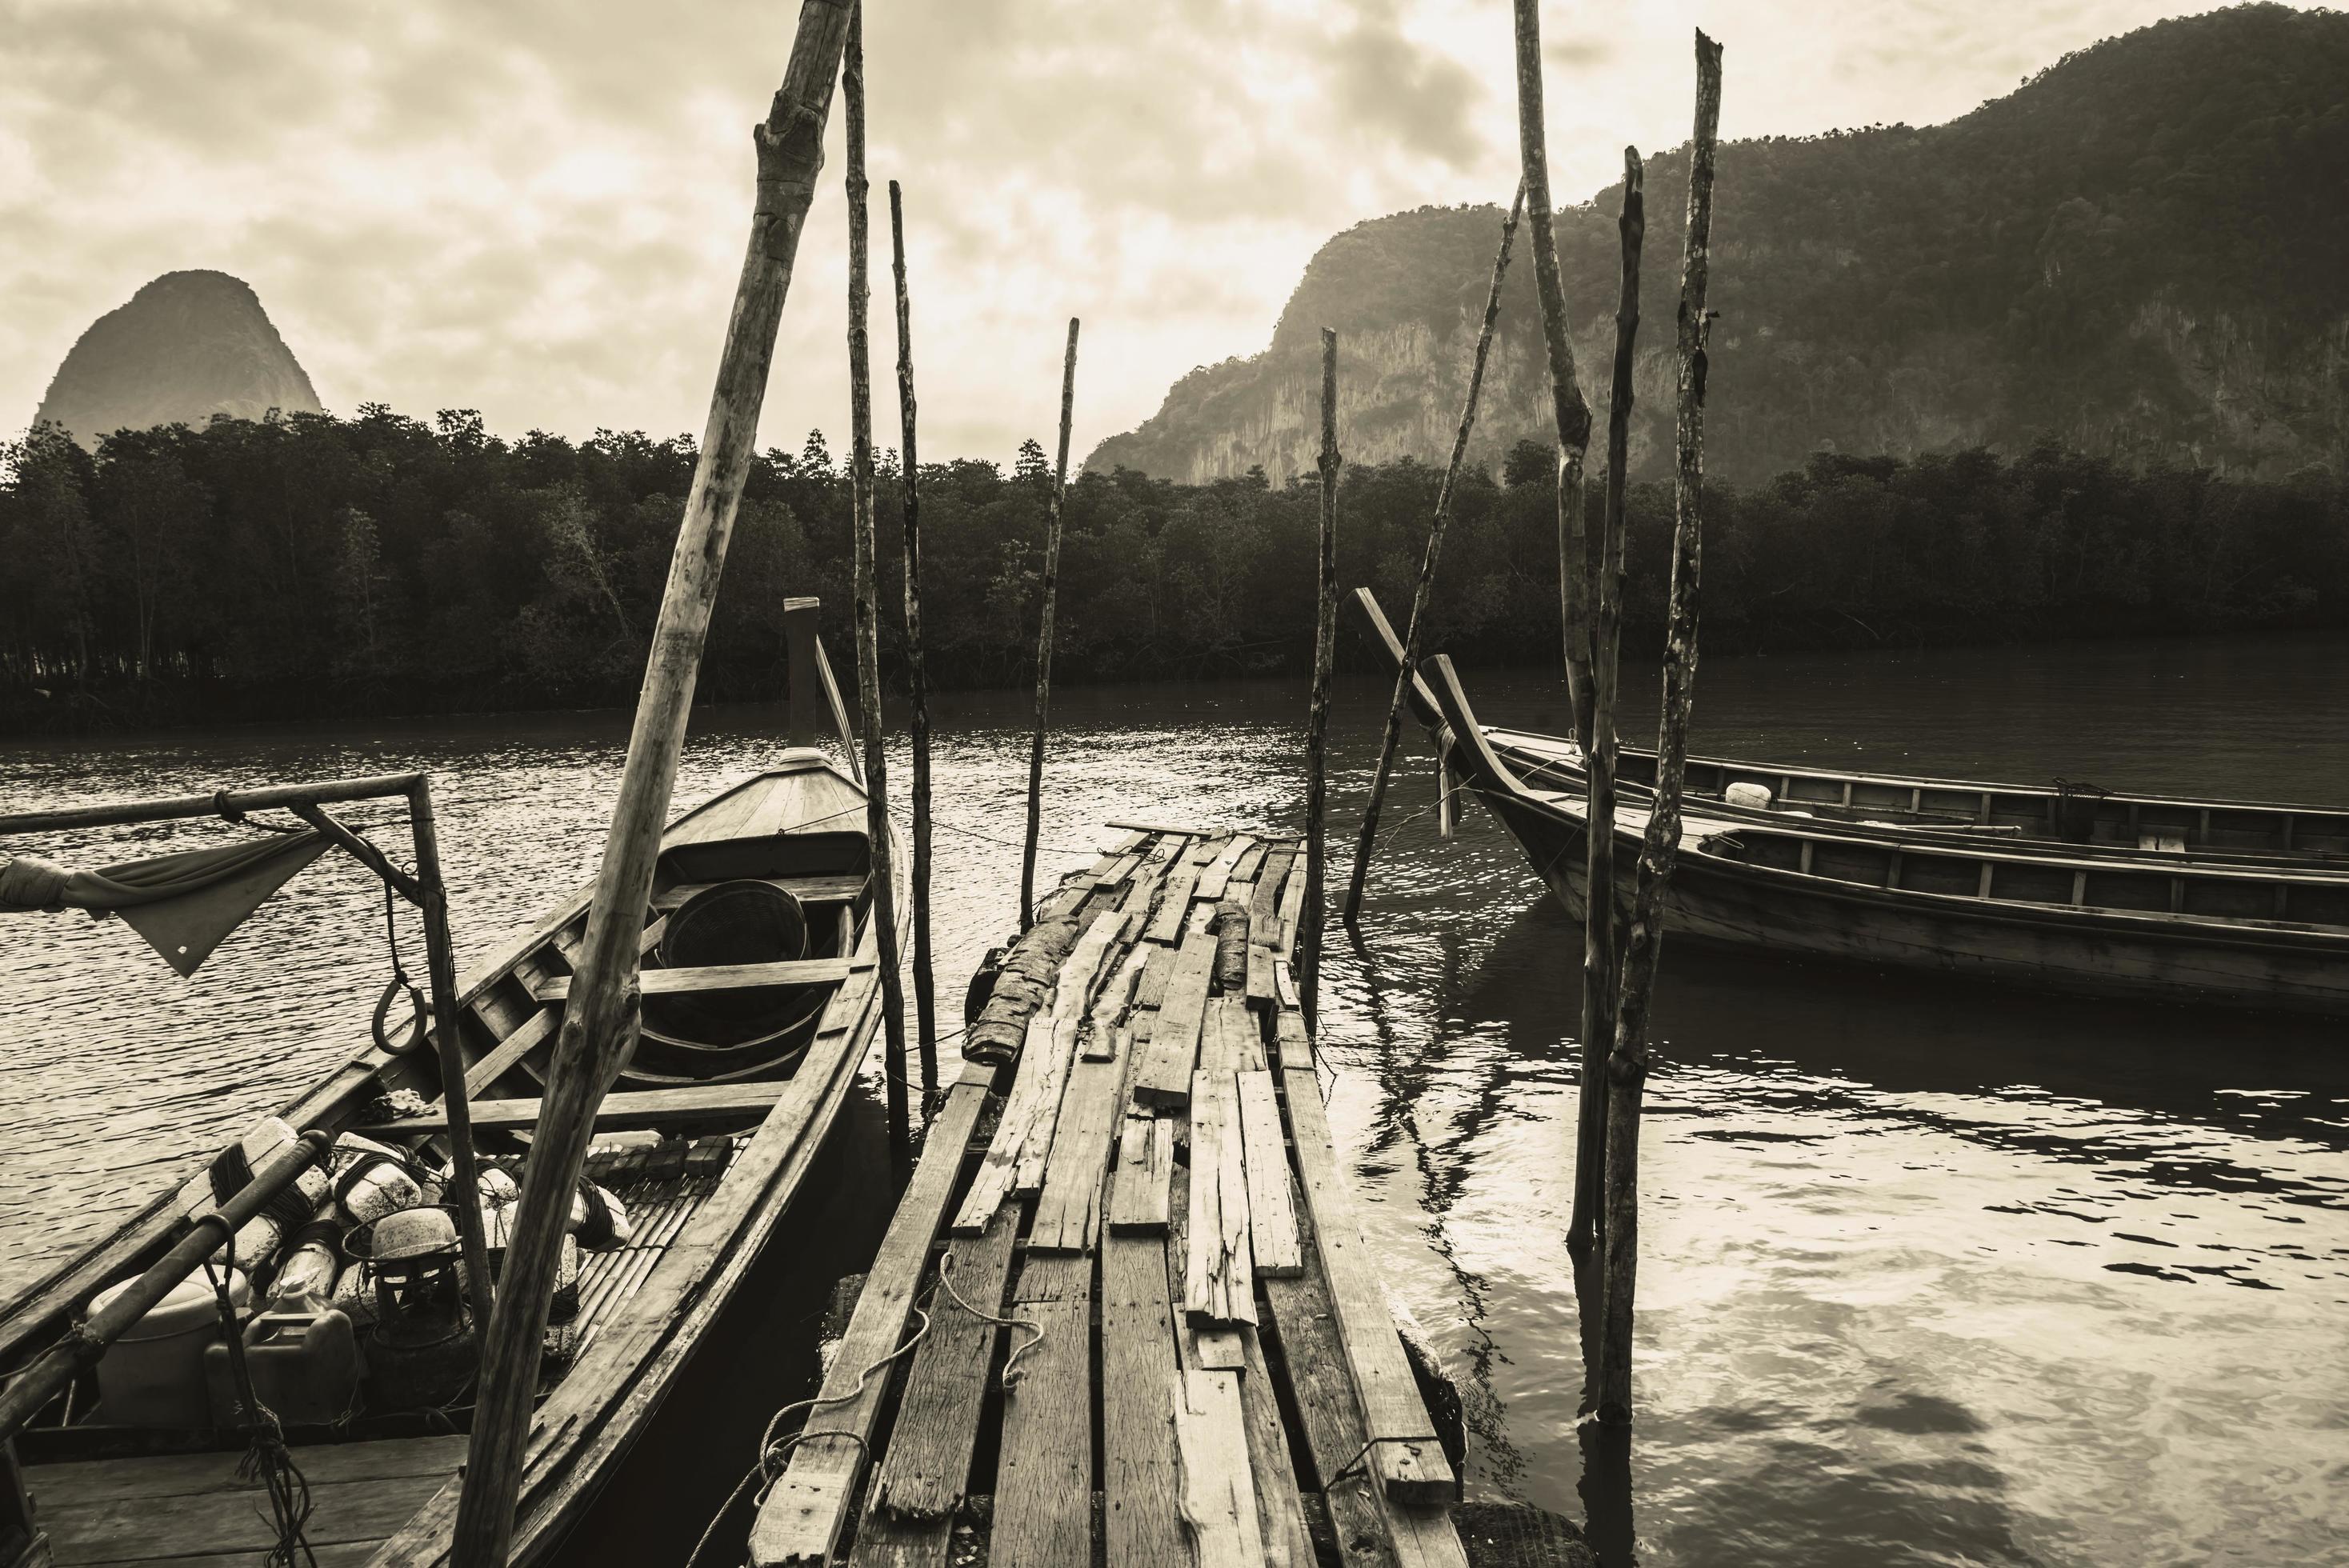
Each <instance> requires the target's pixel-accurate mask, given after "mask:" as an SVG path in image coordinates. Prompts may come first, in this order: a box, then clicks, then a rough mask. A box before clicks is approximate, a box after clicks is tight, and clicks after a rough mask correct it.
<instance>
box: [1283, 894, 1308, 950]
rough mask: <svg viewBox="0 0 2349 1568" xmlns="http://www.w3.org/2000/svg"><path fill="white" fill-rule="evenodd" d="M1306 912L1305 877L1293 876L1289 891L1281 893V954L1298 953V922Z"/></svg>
mask: <svg viewBox="0 0 2349 1568" xmlns="http://www.w3.org/2000/svg"><path fill="white" fill-rule="evenodd" d="M1304 914H1305V879H1304V878H1303V877H1301V876H1291V877H1290V878H1289V879H1288V891H1286V892H1283V893H1282V894H1281V895H1280V955H1281V957H1283V958H1294V957H1295V956H1296V955H1297V923H1298V922H1299V920H1301V919H1303V918H1304Z"/></svg>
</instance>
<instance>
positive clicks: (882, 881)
mask: <svg viewBox="0 0 2349 1568" xmlns="http://www.w3.org/2000/svg"><path fill="white" fill-rule="evenodd" d="M840 96H841V99H842V105H841V107H842V108H843V111H844V113H845V115H846V118H847V120H848V428H849V460H848V489H849V496H850V500H851V502H852V505H853V508H854V513H855V517H856V702H857V707H859V708H860V709H862V710H863V711H862V713H861V714H860V716H859V717H860V718H861V719H862V727H863V729H864V736H863V739H864V836H865V838H866V840H867V841H869V842H870V843H871V845H872V855H873V915H872V920H873V940H874V950H875V956H876V957H878V958H879V959H880V961H881V1026H882V1047H881V1081H882V1088H883V1096H884V1099H885V1101H886V1103H887V1106H888V1118H889V1156H890V1162H891V1164H892V1165H893V1166H894V1167H895V1170H896V1172H897V1179H898V1180H899V1181H904V1180H905V1178H906V1177H908V1176H909V1175H911V1174H912V1173H913V1169H914V1131H913V1118H912V1116H911V1114H910V1112H909V1111H908V1109H907V1108H906V1103H905V1101H906V1099H907V1096H906V1092H905V979H904V976H902V975H900V974H899V973H898V971H897V909H896V903H897V875H896V872H897V868H896V857H895V854H894V853H893V852H892V846H891V842H890V833H889V779H888V770H889V744H888V740H887V738H886V737H885V735H884V734H883V731H882V723H881V603H880V600H881V593H880V585H879V583H877V582H876V581H875V579H876V578H877V577H878V575H879V573H878V572H877V570H876V562H875V561H874V556H875V555H876V554H877V553H878V552H877V551H876V549H875V544H874V521H873V324H872V304H873V291H872V290H871V288H870V287H868V286H867V282H868V276H867V269H868V267H869V265H870V262H871V257H872V242H871V234H870V218H869V214H868V213H867V211H866V205H867V203H866V201H865V197H866V193H867V191H868V190H869V187H868V186H867V184H866V182H865V179H864V5H862V4H856V3H854V0H852V4H851V5H850V7H849V15H848V48H847V52H846V54H845V56H844V57H843V59H842V61H841V67H840ZM843 956H845V955H844V954H843Z"/></svg>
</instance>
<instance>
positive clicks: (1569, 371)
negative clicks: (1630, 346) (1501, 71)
mask: <svg viewBox="0 0 2349 1568" xmlns="http://www.w3.org/2000/svg"><path fill="white" fill-rule="evenodd" d="M1516 39H1517V151H1518V155H1519V157H1520V158H1521V159H1522V160H1523V161H1524V165H1525V190H1526V211H1527V215H1528V217H1529V218H1530V220H1531V225H1532V231H1533V232H1532V234H1531V235H1530V238H1531V239H1532V241H1533V249H1534V284H1535V287H1536V289H1537V291H1538V292H1539V294H1540V295H1541V307H1542V345H1543V347H1544V348H1545V350H1546V351H1547V355H1548V358H1549V386H1550V407H1551V413H1552V416H1553V418H1555V421H1556V423H1557V578H1558V582H1557V587H1558V616H1559V621H1560V624H1562V626H1563V627H1564V631H1565V641H1566V686H1567V694H1568V697H1569V699H1570V700H1571V701H1572V702H1573V704H1574V735H1575V738H1576V739H1577V740H1578V741H1579V742H1581V743H1582V744H1583V745H1584V746H1586V747H1587V746H1588V745H1589V744H1590V701H1591V689H1590V579H1591V576H1592V572H1591V560H1590V553H1589V546H1588V542H1587V541H1586V540H1585V538H1584V537H1583V516H1582V513H1583V504H1584V501H1583V494H1582V466H1583V459H1584V458H1585V456H1586V455H1587V454H1588V449H1589V447H1590V406H1589V405H1588V403H1586V402H1584V401H1583V397H1582V385H1581V383H1580V382H1579V381H1578V379H1577V378H1576V377H1575V370H1574V341H1573V339H1572V338H1571V337H1570V336H1568V333H1567V323H1566V283H1565V280H1564V278H1563V277H1562V276H1561V275H1560V274H1559V273H1558V268H1557V232H1556V230H1555V228H1554V226H1553V224H1552V222H1551V215H1552V212H1553V211H1554V209H1553V208H1552V206H1551V204H1550V195H1549V151H1548V143H1549V133H1548V130H1547V127H1546V125H1545V123H1544V119H1543V113H1542V52H1541V0H1516Z"/></svg>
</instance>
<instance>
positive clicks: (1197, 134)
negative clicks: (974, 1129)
mask: <svg viewBox="0 0 2349 1568" xmlns="http://www.w3.org/2000/svg"><path fill="white" fill-rule="evenodd" d="M1545 10H1546V13H1547V17H1546V20H1547V26H1548V36H1547V40H1546V42H1547V58H1548V61H1549V65H1550V69H1551V73H1552V76H1551V86H1550V93H1549V108H1550V117H1551V125H1550V139H1551V159H1552V164H1553V182H1554V188H1555V190H1556V191H1557V195H1558V197H1559V199H1560V200H1561V201H1576V200H1580V199H1582V198H1583V197H1585V196H1586V195H1588V193H1589V192H1590V191H1595V190H1598V189H1599V188H1600V187H1602V186H1604V185H1606V184H1608V183H1609V181H1612V180H1613V179H1614V178H1615V177H1616V174H1617V170H1618V168H1619V149H1620V148H1621V146H1622V144H1623V143H1624V142H1625V141H1626V140H1630V141H1633V142H1636V143H1637V144H1638V145H1640V147H1642V148H1643V149H1649V150H1654V149H1659V148H1663V147H1669V146H1671V145H1675V144H1677V143H1678V142H1680V141H1682V140H1684V139H1686V136H1687V126H1688V97H1687V95H1688V82H1689V78H1690V70H1691V67H1690V62H1689V46H1688V34H1689V29H1690V28H1691V27H1692V26H1694V25H1695V24H1696V23H1697V22H1698V21H1699V20H1701V19H1704V18H1705V17H1706V16H1707V15H1712V17H1713V21H1715V22H1717V24H1718V32H1719V35H1720V36H1722V38H1723V41H1724V43H1726V44H1727V46H1728V51H1729V53H1728V73H1729V83H1728V91H1727V98H1726V101H1725V104H1724V109H1723V115H1724V126H1723V129H1724V132H1725V133H1726V134H1729V135H1753V134H1756V133H1763V132H1773V131H1788V132H1805V131H1813V130H1820V129H1826V128H1828V127H1830V126H1833V125H1837V124H1860V123H1866V122H1868V121H1870V120H1878V119H1909V120H1911V121H1915V122H1923V121H1927V120H1930V119H1942V118H1947V117H1948V116H1950V115H1952V114H1957V113H1961V112H1963V111H1964V110H1965V109H1967V108H1971V107H1972V106H1973V104H1975V103H1978V102H1980V101H1981V100H1982V98H1988V97H1992V96H1995V95H1996V94H1999V93H2002V92H2004V91H2007V90H2010V89H2011V88H2013V82H2014V78H2015V77H2017V76H2020V75H2022V74H2023V73H2024V72H2025V71H2027V70H2029V69H2031V68H2033V67H2036V66H2038V65H2041V64H2044V63H2046V62H2048V61H2051V60H2053V59H2054V58H2055V57H2057V56H2058V55H2060V54H2061V53H2063V52H2064V50H2065V49H2068V48H2074V47H2077V46H2081V45H2084V44H2086V43H2089V42H2092V41H2093V40H2094V39H2095V38H2096V37H2099V36H2105V35H2106V34H2109V33H2112V32H2116V31H2120V30H2123V29H2125V28H2127V27H2129V26H2138V25H2141V24H2142V23H2144V22H2146V21H2149V20H2152V19H2154V17H2155V16H2157V15H2159V14H2160V11H2161V6H2160V5H2158V3H2156V0H1964V3H1961V0H1882V3H1879V4H1869V5H1860V4H1858V3H1857V0H1748V3H1746V4H1742V5H1737V6H1734V7H1721V6H1718V5H1713V6H1700V5H1695V4H1694V3H1693V0H1643V4H1641V5H1638V6H1632V7H1610V8H1609V9H1608V10H1607V11H1605V12H1604V13H1603V15H1604V23H1603V27H1604V30H1603V32H1601V31H1599V26H1600V24H1599V23H1598V22H1597V21H1596V20H1594V18H1596V17H1598V16H1599V15H1601V13H1599V12H1596V11H1594V10H1590V9H1588V8H1572V7H1568V6H1567V5H1562V4H1560V3H1558V0H1551V3H1550V4H1549V5H1547V6H1546V7H1545ZM796 14H797V7H795V6H792V5H789V4H781V5H778V4H775V3H774V0H696V3H695V4H693V5H678V6H646V5H641V4H637V3H636V0H561V3H558V0H502V3H501V4H498V5H466V4H462V3H460V0H400V3H399V4H397V5H332V6H317V5H298V4H295V3H294V0H0V36H6V37H7V38H8V40H9V44H8V68H7V70H6V71H5V73H0V428H15V427H16V426H18V425H20V424H21V423H22V422H23V421H25V420H27V419H29V418H30V417H31V414H32V410H33V408H34V407H35V406H36V404H37V402H38V400H39V398H40V396H41V393H42V391H43V390H44V389H45V387H46V386H47V380H48V377H49V376H50V375H51V374H52V373H53V371H54V370H55V368H56V366H57V364H58V362H59V361H60V360H61V359H62V358H63V357H64V356H65V353H66V351H67V348H68V347H69V346H71V345H72V343H73V341H74V339H75V337H76V336H78V335H79V334H80V332H81V331H82V330H83V329H84V328H85V327H87V326H88V324H89V323H90V322H91V321H93V320H95V319H96V318H97V317H98V315H101V314H103V313H104V312H106V311H108V310H109V309H112V308H113V307H114V306H116V305H119V304H121V303H122V302H123V301H124V300H127V299H128V298H129V296H130V294H132V293H133V292H135V291H136V290H137V289H138V287H139V286H140V284H143V283H145V282H146V281H148V280H149V279H150V278H152V277H154V276H155V275H156V274H158V273H164V272H168V271H171V270H173V269H175V268H183V267H217V268H220V269H222V270H223V271H226V272H231V273H235V274H237V275H238V276H240V277H243V278H244V279H245V280H246V281H247V282H249V283H251V284H253V285H254V288H255V290H256V291H257V292H258V293H259V294H260V296H261V299H262V302H263V304H264V306H265V307H266V308H267V309H268V311H269V312H270V314H271V315H272V317H273V318H274V320H275V322H276V324H277V325H278V327H279V329H280V330H281V331H282V332H283V333H284V335H285V338H286V340H287V342H288V343H289V344H290V345H291V346H292V347H293V348H294V350H295V354H296V355H297V356H299V357H300V358H301V360H302V362H303V364H304V366H305V367H306V368H307V369H308V370H309V371H310V373H311V376H312V378H313V380H314V381H315V382H316V385H317V387H318V390H319V393H320V395H321V397H323V398H324V399H325V400H326V403H327V405H328V407H333V408H336V409H337V410H340V411H345V412H347V411H349V410H351V409H353V408H355V407H357V405H358V404H359V403H360V402H362V401H370V400H379V401H383V402H388V403H389V404H391V405H392V406H393V407H397V408H399V409H401V410H403V411H406V412H410V413H415V414H418V415H419V416H429V414H430V413H431V412H432V411H433V410H435V409H437V408H440V407H475V408H479V409H481V411H482V413H483V415H484V417H485V418H487V420H488V422H489V424H490V425H491V427H492V428H493V429H497V430H499V431H502V432H504V433H507V434H518V433H520V432H522V431H523V430H526V429H529V428H533V427H536V428H545V429H550V430H555V431H560V432H563V433H564V434H568V435H572V436H584V435H585V434H587V433H589V432H591V431H593V430H594V429H595V428H597V427H599V426H609V427H614V428H628V427H641V428H646V429H647V430H650V431H652V432H654V433H655V434H657V435H667V434H673V433H675V432H678V431H680V430H695V431H698V429H700V428H701V426H702V424H703V421H704V417H705V414H706V411H707V405H708V397H709V377H710V374H711V371H712V369H713V367H714V366H715V364H716V360H717V354H718V346H719V338H720V336H721V335H722V333H723V330H724V327H725V322H726V316H727V312H728V308H729V305H730V300H731V297H732V292H733V288H734V282H735V277H736V274H737V272H738V270H739V268H740V260H741V249H742V244H743V242H744V238H745V235H746V232H747V226H748V217H749V205H750V180H751V172H752V158H751V150H750V126H751V124H752V123H753V122H754V121H755V120H756V119H759V118H760V117H761V116H762V115H763V114H764V113H765V111H766V107H767V104H768V100H769V99H770V98H771V96H772V94H773V91H774V88H775V84H776V81H777V80H778V78H779V77H780V75H781V69H782V65H783V61H784V59H785V57H786V56H787V54H788V52H789V49H790V46H791V36H792V30H793V27H794V26H795V23H796ZM1509 27H1510V21H1509V9H1508V6H1507V5H1506V4H1503V3H1501V0H1162V3H1160V4H1154V5H1102V4H1099V3H1098V0H890V3H888V4H876V5H874V6H873V8H872V11H871V15H870V18H869V21H868V38H867V51H868V56H869V60H868V75H869V79H870V85H871V93H872V106H871V126H872V129H871V152H870V158H869V163H870V170H871V174H872V177H873V181H874V207H873V222H874V232H875V235H876V238H877V239H880V240H882V241H884V242H883V243H879V244H876V246H875V254H876V257H877V258H879V259H880V262H881V266H882V268H883V273H882V275H880V276H877V277H876V280H875V282H876V291H875V292H876V294H878V295H879V296H880V297H882V298H886V297H887V279H886V276H885V267H886V256H887V249H886V245H885V236H886V233H887V222H888V219H887V205H886V200H885V191H886V183H885V182H886V181H888V180H889V179H891V178H893V177H894V178H897V179H901V180H903V181H904V182H905V205H906V214H907V226H908V233H907V250H908V263H909V267H910V271H911V274H912V278H913V287H914V315H915V324H916V366H917V369H918V372H919V375H920V377H921V394H922V410H923V418H924V422H925V431H924V441H923V445H924V448H925V449H926V451H929V452H932V453H935V454H936V455H938V456H940V457H945V456H948V455H954V454H962V453H968V454H970V455H974V456H987V457H996V458H1006V457H1008V456H1009V454H1010V452H1011V451H1012V449H1014V448H1015V447H1016V446H1017V444H1018V443H1019V439H1020V438H1023V437H1025V436H1029V435H1041V434H1043V433H1045V432H1048V431H1049V430H1050V428H1051V426H1052V424H1053V421H1054V419H1055V418H1056V414H1057V404H1058V387H1059V363H1060V352H1061V336H1062V334H1063V332H1064V331H1065V324H1066V321H1067V318H1068V317H1069V316H1070V315H1081V316H1082V317H1083V318H1084V322H1085V330H1084V352H1083V356H1082V358H1081V363H1080V366H1079V372H1078V375H1079V408H1078V429H1077V432H1076V441H1075V444H1076V446H1077V448H1078V449H1080V450H1083V449H1089V448H1090V447H1091V446H1092V443H1093V442H1094V441H1096V440H1098V439H1100V438H1102V437H1105V436H1108V435H1110V434H1112V433H1114V432H1115V431H1117V430H1120V429H1124V428H1130V427H1132V426H1133V425H1134V424H1136V423H1139V422H1140V421H1141V420H1142V419H1143V418H1146V417H1147V416H1148V415H1149V414H1150V413H1152V412H1153V411H1154V409H1155V408H1156V407H1157V404H1158V401H1159V399H1160V398H1161V397H1163V395H1164V391H1165V389H1166V387H1168V386H1169V385H1171V384H1172V383H1173V382H1174V379H1175V378H1176V377H1179V376H1181V375H1182V374H1183V373H1184V372H1185V371H1186V370H1188V369H1189V368H1190V367H1191V366H1195V365H1197V364H1200V363H1203V362H1213V361H1216V360H1219V359H1222V358H1224V357H1226V356H1230V355H1234V354H1247V353H1251V352H1253V351H1255V350H1256V349H1257V348H1259V347H1261V346H1263V344H1264V343H1265V342H1266V341H1267V340H1268V338H1269V336H1270V335H1271V330H1272V325H1273V323H1274V322H1275V321H1276V320H1277V319H1278V315H1279V313H1280V310H1281V307H1282V305H1283V304H1285V303H1286V302H1287V300H1288V294H1289V292H1290V291H1291V289H1293V288H1294V286H1295V284H1296V282H1297V279H1298V277H1299V273H1300V272H1301V271H1302V269H1303V267H1304V264H1305V263H1306V262H1307V260H1308V259H1309V257H1310V256H1311V255H1312V254H1313V253H1314V252H1315V251H1316V250H1317V249H1318V248H1319V246H1320V244H1321V243H1322V242H1324V241H1325V240H1327V239H1328V238H1329V237H1330V235H1331V234H1332V233H1335V232H1338V231H1340V230H1342V229H1344V228H1346V227H1348V226H1350V224H1352V223H1354V222H1358V221H1360V220H1361V219H1363V218H1367V217H1373V216H1377V215H1379V214H1381V213H1384V212H1388V211H1395V210H1397V209H1400V208H1406V207H1413V206H1418V205H1421V204H1423V203H1427V202H1454V201H1506V199H1507V194H1508V191H1509V190H1510V188H1511V186H1512V185H1514V184H1515V182H1516V126H1515V102H1514V92H1513V90H1512V88H1511V86H1510V83H1511V69H1510V65H1509V62H1510V59H1511V42H1510V33H1509ZM838 120H839V117H838V115H837V114H835V116H834V124H833V135H832V139H831V145H830V150H829V159H830V161H829V163H828V165H827V168H826V170H825V174H824V183H823V187H822V188H821V191H820V196H819V201H818V203H817V206H816V209H815V211H814V212H813V213H812V216H811V219H810V222H809V226H808V231H807V234H806V238H805V240H804V242H803V243H802V252H801V259H800V266H799V272H798V276H797V278H796V280H795V282H794V284H793V289H792V300H791V304H790V306H789V308H788V310H787V311H786V313H785V316H784V322H783V327H782V335H781V341H780V343H779V345H778V352H777V357H776V365H775V373H774V377H773V380H772V383H771V387H770V390H769V394H768V399H767V409H768V412H767V417H766V419H765V428H764V431H763V435H764V438H766V439H767V440H769V441H772V442H777V443H780V444H784V445H788V446H792V447H796V446H797V444H798V442H799V439H800V438H801V436H802V435H803V434H804V432H805V431H806V430H807V429H808V428H810V427H811V426H819V425H820V426H822V427H823V428H826V429H827V431H829V432H831V433H832V435H833V444H834V446H835V448H837V447H839V446H840V445H841V444H842V443H841V441H840V439H839V434H840V432H841V431H842V430H843V428H844V427H845V425H846V413H845V402H846V355H845V349H844V346H843V340H844V315H845V304H844V301H845V284H844V277H843V273H844V272H845V267H846V261H845V250H846V246H845V218H844V212H843V201H842V199H841V194H840V191H841V185H840V181H841V177H842V174H843V169H842V164H841V147H840V132H839V124H838ZM874 353H875V356H876V358H877V359H878V360H879V361H880V362H881V363H883V364H884V365H885V364H886V363H887V362H888V361H889V360H890V359H892V358H894V356H895V340H894V335H893V334H892V332H891V329H890V326H889V324H888V322H887V319H886V313H884V314H883V317H882V319H881V320H880V321H878V322H877V323H876V331H875V337H874ZM884 379H885V378H884ZM883 422H884V425H886V423H887V421H886V420H884V421H883Z"/></svg>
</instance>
